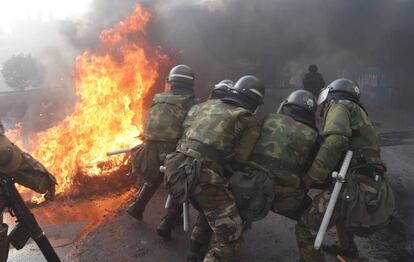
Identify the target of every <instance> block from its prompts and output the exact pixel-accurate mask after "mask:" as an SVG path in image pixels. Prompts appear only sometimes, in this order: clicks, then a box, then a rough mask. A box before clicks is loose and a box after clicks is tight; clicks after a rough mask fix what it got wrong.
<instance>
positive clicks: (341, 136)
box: [304, 103, 352, 184]
mask: <svg viewBox="0 0 414 262" xmlns="http://www.w3.org/2000/svg"><path fill="white" fill-rule="evenodd" d="M351 135H352V130H351V125H350V116H349V112H348V110H347V109H346V108H345V106H343V105H341V104H338V103H333V104H331V106H330V108H329V109H328V111H327V113H326V118H325V125H324V129H323V137H324V141H323V142H322V145H321V147H320V149H319V151H318V153H317V155H316V157H315V159H314V161H313V163H312V166H311V167H310V169H309V170H308V172H307V175H305V176H306V177H305V179H304V180H305V181H306V180H307V179H308V180H309V179H310V180H311V181H312V182H314V183H318V184H321V183H323V182H324V181H325V179H326V178H327V176H329V174H330V173H331V172H332V171H333V170H334V168H335V167H336V165H337V163H338V162H339V161H340V160H341V157H342V156H343V154H344V152H345V151H346V150H347V149H348V141H349V138H350V137H351Z"/></svg>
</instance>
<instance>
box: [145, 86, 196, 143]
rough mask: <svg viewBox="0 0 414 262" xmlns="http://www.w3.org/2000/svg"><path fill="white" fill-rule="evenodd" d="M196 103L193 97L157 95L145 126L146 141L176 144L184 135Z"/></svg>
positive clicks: (167, 93) (169, 94)
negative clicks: (186, 118)
mask: <svg viewBox="0 0 414 262" xmlns="http://www.w3.org/2000/svg"><path fill="white" fill-rule="evenodd" d="M195 103H196V99H195V97H194V96H193V95H181V94H180V95H175V94H172V93H169V92H165V93H161V94H157V95H155V97H154V99H153V102H152V106H151V108H150V110H149V112H148V117H147V119H146V121H145V125H144V139H145V140H150V141H161V142H172V143H175V142H177V140H178V139H179V138H180V137H181V135H182V130H183V129H182V124H183V121H184V119H185V117H186V115H187V112H188V110H189V109H190V108H191V107H192V106H193V105H194V104H195Z"/></svg>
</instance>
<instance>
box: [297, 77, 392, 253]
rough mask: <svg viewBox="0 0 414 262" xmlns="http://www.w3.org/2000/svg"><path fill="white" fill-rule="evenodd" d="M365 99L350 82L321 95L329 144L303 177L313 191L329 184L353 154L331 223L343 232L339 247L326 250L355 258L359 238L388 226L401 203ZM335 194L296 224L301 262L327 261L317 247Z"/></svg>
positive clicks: (339, 233) (332, 86)
mask: <svg viewBox="0 0 414 262" xmlns="http://www.w3.org/2000/svg"><path fill="white" fill-rule="evenodd" d="M359 98H360V89H359V87H358V86H357V85H356V84H355V83H354V82H352V81H351V80H348V79H338V80H335V81H334V82H332V83H331V84H330V85H329V86H328V87H327V88H326V89H325V90H323V91H322V92H321V95H320V97H319V101H318V103H323V104H324V106H325V107H324V109H323V110H324V127H323V137H324V142H323V143H322V145H321V147H320V149H319V151H318V153H317V155H316V157H315V160H314V162H313V164H312V166H311V168H310V169H309V171H308V172H307V174H306V175H305V176H304V179H303V180H304V182H305V184H306V186H307V187H310V186H311V185H313V184H321V183H324V182H325V180H327V179H329V175H330V173H331V172H332V171H333V170H334V169H335V168H336V167H337V166H338V165H340V164H341V161H342V158H343V156H344V154H345V152H346V151H347V150H352V151H353V153H354V155H353V158H352V161H351V164H350V167H349V171H348V175H347V181H346V183H345V184H344V187H343V188H342V191H341V194H340V196H339V198H338V201H337V203H336V207H335V210H334V214H333V216H332V218H331V221H330V225H331V226H334V225H335V226H336V228H337V244H336V245H334V246H325V247H323V249H325V251H328V252H331V253H334V254H339V255H342V256H346V257H351V258H357V257H358V250H357V247H356V245H355V242H354V240H353V234H361V235H362V234H369V233H371V232H372V231H374V230H375V229H377V228H379V227H381V226H384V225H385V224H387V223H388V222H389V221H390V218H391V217H392V215H393V214H394V205H395V203H394V197H393V193H392V190H391V189H390V187H389V185H388V182H387V180H386V177H385V166H384V164H383V162H382V161H381V152H380V146H379V144H378V137H377V134H376V132H375V130H374V127H373V125H372V123H371V121H370V120H369V119H368V115H367V113H366V111H365V109H364V108H363V107H362V106H361V104H360V103H359ZM330 193H331V190H325V191H324V192H322V193H321V194H320V195H318V196H316V197H315V198H314V200H313V204H312V206H311V207H309V208H308V209H307V210H306V211H305V213H304V214H303V216H302V218H301V219H300V221H299V223H298V225H297V226H296V239H297V243H298V246H299V253H300V260H301V261H324V260H325V259H324V256H323V253H322V252H321V251H316V250H315V249H314V248H313V244H314V240H315V232H317V230H318V228H319V226H320V224H321V221H322V218H323V215H324V212H325V210H326V207H327V203H328V201H329V198H330Z"/></svg>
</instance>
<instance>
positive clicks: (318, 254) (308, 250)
mask: <svg viewBox="0 0 414 262" xmlns="http://www.w3.org/2000/svg"><path fill="white" fill-rule="evenodd" d="M330 197H331V191H330V190H326V191H323V192H322V193H320V194H319V195H317V196H315V198H314V199H313V202H312V205H311V206H310V207H308V208H307V209H306V210H305V212H304V213H303V215H302V217H301V218H300V220H299V222H298V224H297V225H296V229H295V234H296V241H297V245H298V247H299V257H300V260H299V261H302V262H305V261H306V262H321V261H325V257H324V255H323V252H322V251H321V250H319V251H317V250H315V248H314V242H315V238H316V233H317V232H318V230H319V227H320V225H321V223H322V219H323V216H324V214H325V211H326V207H327V206H328V202H329V199H330ZM341 202H342V200H341V199H338V202H337V203H336V206H335V210H334V212H333V214H332V218H331V222H330V224H329V227H328V228H331V227H332V226H336V227H337V232H338V234H337V238H338V243H339V244H340V246H341V248H344V249H346V248H347V247H348V246H349V245H350V244H351V243H353V234H352V233H350V232H347V231H346V230H345V229H344V228H343V226H342V221H343V219H342V218H341V216H340V212H339V210H340V206H341V204H342V203H341Z"/></svg>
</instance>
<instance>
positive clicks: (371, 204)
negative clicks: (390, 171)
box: [296, 168, 395, 261]
mask: <svg viewBox="0 0 414 262" xmlns="http://www.w3.org/2000/svg"><path fill="white" fill-rule="evenodd" d="M383 176H384V174H383V172H380V171H378V170H377V169H373V168H368V169H364V168H360V169H356V170H353V171H352V172H351V173H350V174H348V176H347V182H346V183H345V185H344V187H343V188H342V190H341V193H340V195H339V197H338V200H337V202H336V205H335V209H334V212H333V214H332V218H331V221H330V227H332V226H336V231H337V234H336V237H337V245H338V247H339V249H343V250H347V249H350V248H355V249H356V246H355V243H354V241H353V234H354V233H355V234H357V235H360V236H368V235H370V234H371V233H373V232H375V231H376V230H377V229H379V228H381V227H383V226H385V225H386V224H388V223H389V222H390V220H391V218H392V216H393V215H394V212H395V200H394V195H393V191H392V189H391V188H390V187H389V184H388V182H387V180H386V179H385V178H384V177H383ZM374 178H375V179H374ZM330 197H331V191H330V190H326V191H323V192H322V193H321V194H319V195H318V196H316V197H315V198H314V200H313V202H312V205H311V206H310V207H309V208H308V209H307V210H306V211H305V212H304V213H303V215H302V217H301V219H300V220H299V223H298V224H297V226H296V240H297V243H298V246H299V253H300V258H301V261H324V257H323V253H322V252H320V251H319V252H317V251H316V250H315V249H314V248H313V243H314V240H315V237H316V232H317V230H318V229H319V226H320V224H321V222H322V219H323V215H324V213H325V211H326V208H327V206H328V202H329V199H330Z"/></svg>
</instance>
